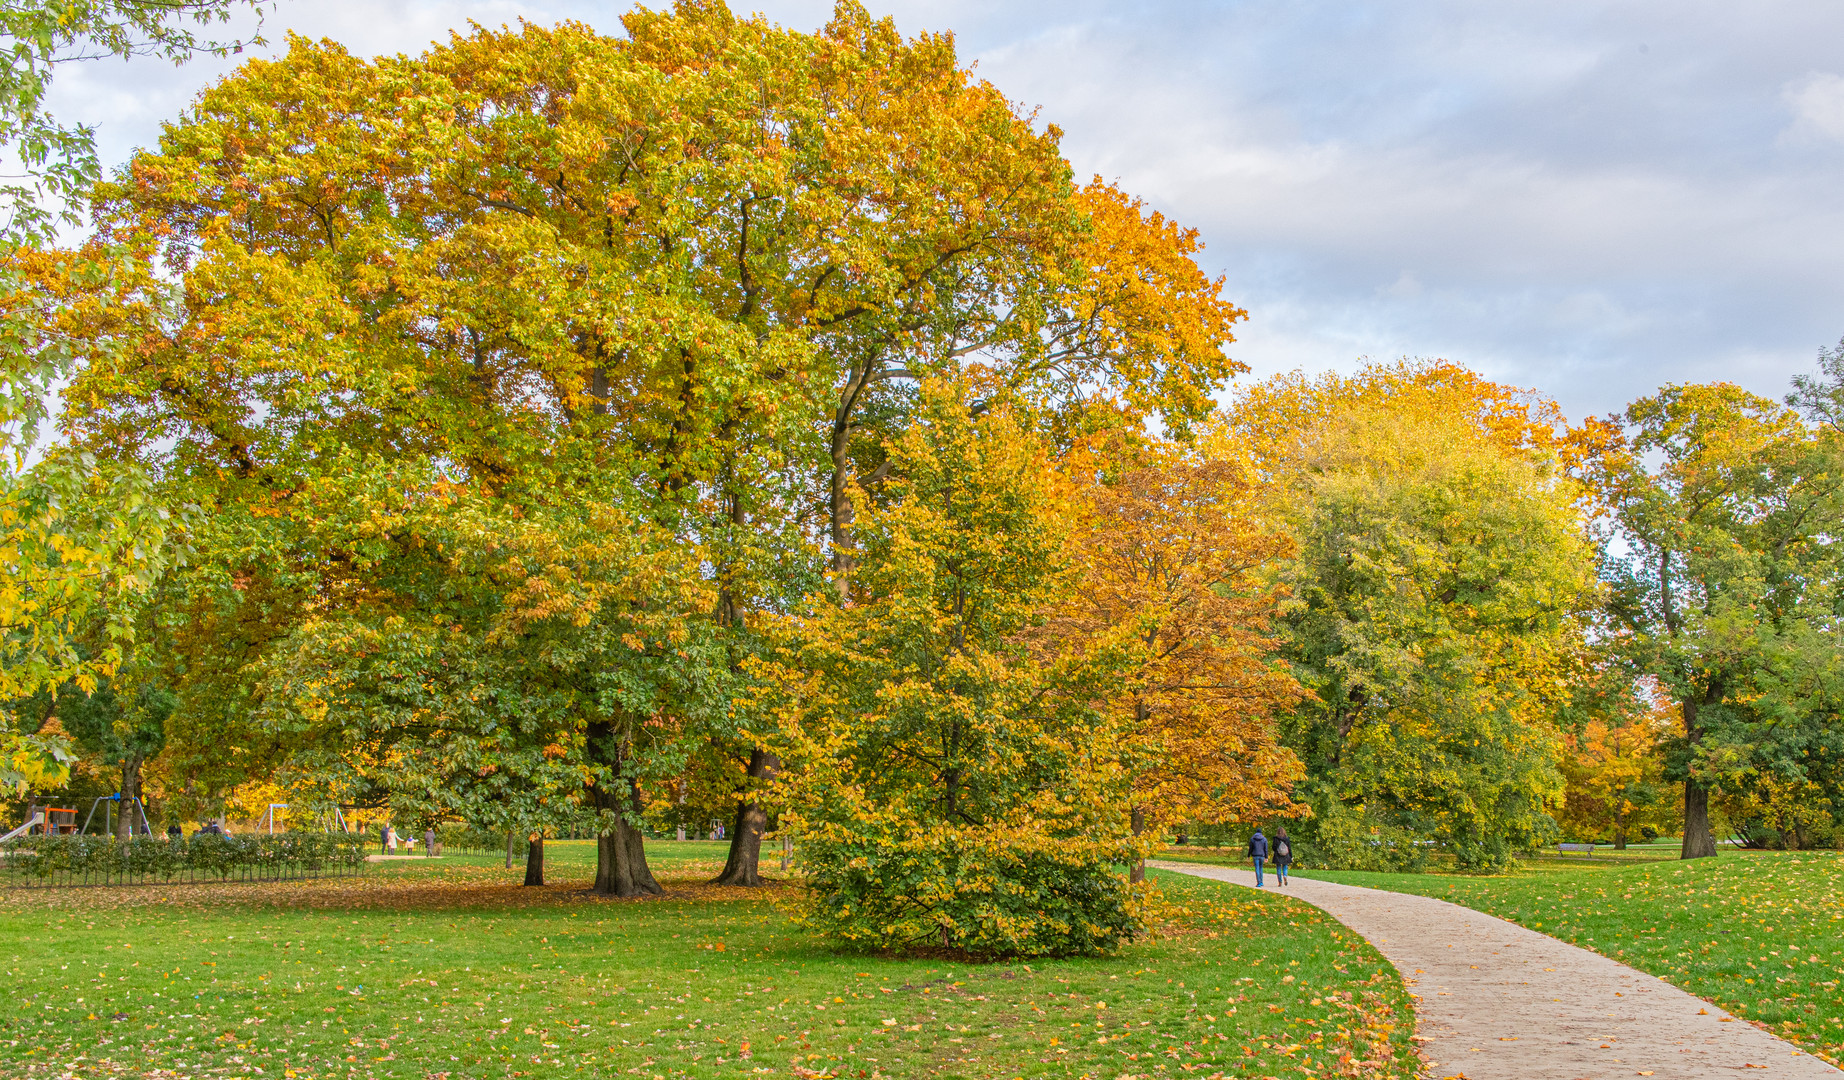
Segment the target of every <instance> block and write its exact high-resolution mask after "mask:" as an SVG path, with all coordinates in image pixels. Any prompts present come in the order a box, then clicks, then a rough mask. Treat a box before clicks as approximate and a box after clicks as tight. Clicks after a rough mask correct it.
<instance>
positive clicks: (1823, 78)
mask: <svg viewBox="0 0 1844 1080" xmlns="http://www.w3.org/2000/svg"><path fill="white" fill-rule="evenodd" d="M1782 97H1783V98H1784V99H1785V100H1786V106H1787V108H1789V109H1791V110H1792V112H1793V122H1794V127H1795V130H1799V131H1803V132H1810V133H1812V134H1816V135H1821V136H1823V137H1825V138H1827V139H1837V140H1840V141H1844V76H1838V75H1833V74H1831V73H1830V72H1813V73H1812V74H1810V75H1807V76H1806V77H1805V78H1803V79H1801V80H1799V81H1798V82H1797V83H1793V84H1790V85H1788V86H1787V88H1786V90H1785V91H1784V93H1783V94H1782Z"/></svg>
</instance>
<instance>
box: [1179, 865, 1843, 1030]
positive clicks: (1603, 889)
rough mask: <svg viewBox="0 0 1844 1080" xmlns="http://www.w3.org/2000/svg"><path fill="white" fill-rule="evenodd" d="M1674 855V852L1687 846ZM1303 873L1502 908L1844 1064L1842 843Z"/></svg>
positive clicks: (1492, 910)
mask: <svg viewBox="0 0 1844 1080" xmlns="http://www.w3.org/2000/svg"><path fill="white" fill-rule="evenodd" d="M1668 850H1669V851H1670V852H1671V853H1672V854H1675V852H1676V845H1675V843H1673V844H1671V845H1669V849H1668ZM1204 861H1218V860H1216V859H1206V860H1204ZM1222 861H1229V860H1227V859H1226V858H1225V859H1223V860H1222ZM1300 876H1305V877H1318V878H1325V879H1327V880H1331V881H1343V882H1347V883H1349V884H1352V885H1365V886H1369V887H1371V888H1377V889H1390V890H1393V891H1396V892H1407V893H1418V894H1420V895H1423V896H1434V897H1439V898H1440V899H1443V900H1451V901H1453V902H1454V903H1457V904H1464V905H1466V906H1467V907H1471V908H1476V909H1478V910H1480V911H1484V912H1487V913H1489V914H1492V915H1497V916H1499V917H1500V918H1503V919H1508V920H1510V921H1512V922H1515V923H1519V924H1521V925H1524V926H1527V927H1530V928H1531V929H1533V930H1540V931H1542V932H1543V933H1545V934H1549V935H1552V936H1554V937H1558V938H1561V939H1562V940H1564V941H1568V942H1573V943H1574V944H1576V945H1580V946H1583V947H1584V948H1588V949H1593V950H1594V951H1596V952H1599V953H1601V954H1603V955H1606V956H1610V957H1613V958H1614V959H1616V960H1619V961H1621V962H1623V963H1627V964H1631V965H1632V966H1633V967H1636V968H1638V969H1640V970H1641V971H1646V972H1650V973H1651V974H1653V975H1657V976H1659V977H1660V978H1663V979H1666V980H1669V981H1670V982H1671V983H1673V984H1674V985H1676V986H1679V987H1682V988H1683V989H1685V990H1688V991H1689V992H1691V993H1693V994H1696V995H1697V996H1699V997H1702V998H1705V999H1707V1000H1709V1001H1712V1002H1715V1003H1716V1004H1718V1005H1720V1006H1722V1007H1723V1008H1725V1009H1728V1010H1729V1011H1731V1012H1733V1013H1734V1014H1736V1015H1737V1016H1741V1017H1743V1018H1745V1019H1748V1020H1751V1021H1754V1022H1755V1023H1757V1024H1758V1025H1760V1026H1762V1027H1764V1028H1766V1029H1767V1030H1769V1031H1772V1032H1774V1033H1775V1034H1777V1035H1780V1036H1782V1037H1784V1038H1786V1039H1789V1040H1791V1041H1792V1042H1795V1043H1797V1044H1798V1045H1800V1046H1801V1047H1803V1048H1805V1049H1806V1050H1809V1051H1811V1052H1812V1053H1815V1054H1818V1055H1819V1056H1821V1057H1823V1058H1825V1059H1826V1060H1828V1061H1830V1062H1832V1063H1833V1064H1844V989H1840V986H1839V983H1840V980H1844V858H1841V857H1840V856H1839V854H1838V853H1837V852H1741V851H1729V852H1724V853H1723V854H1722V855H1719V856H1717V857H1716V858H1714V859H1696V860H1692V861H1690V862H1682V861H1678V860H1675V859H1673V860H1670V861H1641V860H1640V858H1639V857H1637V856H1635V857H1633V858H1631V859H1630V860H1628V861H1615V860H1602V859H1601V858H1600V857H1599V856H1597V857H1596V859H1595V860H1594V861H1593V863H1592V864H1589V863H1588V862H1587V861H1582V862H1568V863H1565V862H1561V861H1558V860H1554V859H1545V860H1541V861H1538V862H1536V863H1534V864H1530V865H1526V866H1523V867H1521V868H1520V869H1519V871H1518V872H1517V873H1516V874H1513V875H1507V876H1498V877H1473V876H1462V875H1451V874H1370V873H1357V872H1340V871H1303V872H1301V875H1300Z"/></svg>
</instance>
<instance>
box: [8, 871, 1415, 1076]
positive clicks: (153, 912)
mask: <svg viewBox="0 0 1844 1080" xmlns="http://www.w3.org/2000/svg"><path fill="white" fill-rule="evenodd" d="M547 847H548V851H547V856H548V859H547V880H548V881H549V882H551V884H550V885H548V886H547V887H546V888H544V889H541V890H540V889H523V888H520V887H518V885H517V882H518V881H519V880H520V877H521V875H522V870H523V868H522V866H515V867H514V868H513V870H512V871H510V872H508V871H507V870H505V869H504V866H503V859H504V856H503V855H501V856H498V857H494V856H489V855H461V854H458V853H457V854H452V855H449V856H446V857H444V858H442V859H436V860H423V859H420V858H419V859H416V860H393V861H391V862H388V863H385V864H382V865H380V866H379V867H378V868H377V869H376V870H375V872H374V873H372V874H371V875H369V876H368V877H365V878H360V879H341V880H328V881H319V882H298V883H276V884H252V885H231V886H217V887H206V886H183V887H175V888H164V887H138V888H115V889H60V890H15V891H13V892H10V893H8V894H7V897H6V905H5V907H4V909H0V961H4V971H5V975H6V981H7V983H8V985H9V987H10V988H11V990H12V994H11V995H10V1005H11V1008H10V1012H9V1014H8V1015H6V1017H5V1018H4V1020H0V1074H3V1075H7V1076H33V1075H37V1076H46V1077H50V1076H61V1075H64V1074H65V1073H66V1072H70V1073H74V1074H76V1075H78V1076H85V1077H101V1076H125V1075H135V1076H141V1075H156V1076H160V1077H163V1078H184V1077H207V1076H209V1077H252V1078H261V1080H325V1078H336V1077H351V1078H358V1077H386V1076H390V1077H398V1076H401V1077H417V1078H433V1080H460V1078H462V1077H552V1076H571V1075H611V1076H612V1075H621V1076H628V1075H632V1076H638V1077H641V1078H642V1080H649V1078H665V1077H717V1076H734V1077H753V1076H759V1075H774V1076H784V1077H801V1078H808V1080H811V1078H814V1077H819V1076H836V1077H854V1078H868V1077H877V1076H892V1077H898V1076H901V1077H909V1076H915V1077H1031V1076H1069V1077H1081V1076H1090V1077H1095V1078H1097V1080H1099V1078H1101V1077H1106V1078H1107V1080H1117V1078H1120V1077H1128V1076H1131V1077H1142V1078H1145V1077H1181V1076H1188V1075H1197V1076H1200V1077H1212V1076H1236V1077H1244V1076H1249V1077H1259V1076H1287V1077H1293V1076H1321V1075H1328V1074H1331V1075H1340V1076H1345V1075H1358V1076H1371V1077H1403V1078H1407V1077H1411V1076H1413V1075H1415V1059H1414V1055H1413V1052H1412V1050H1411V1043H1410V1041H1409V1036H1410V1035H1411V1034H1412V1024H1413V1021H1412V1015H1413V1014H1412V1010H1411V1007H1410V1003H1409V999H1408V998H1407V996H1406V994H1405V992H1404V991H1403V989H1402V987H1401V984H1400V983H1399V982H1398V981H1397V979H1396V977H1395V975H1394V972H1393V971H1391V970H1390V969H1389V967H1388V965H1387V963H1386V962H1385V961H1383V959H1382V958H1381V957H1380V956H1379V955H1378V954H1377V953H1376V952H1375V951H1374V950H1372V949H1371V948H1370V947H1369V946H1368V945H1367V944H1365V943H1364V942H1362V941H1361V940H1360V939H1358V938H1357V937H1356V936H1355V935H1353V934H1351V933H1349V932H1348V931H1346V930H1344V928H1343V927H1340V926H1339V925H1338V924H1336V923H1335V922H1332V921H1331V920H1330V919H1329V918H1327V917H1326V916H1324V915H1322V914H1321V913H1319V912H1318V911H1317V910H1316V909H1313V908H1310V907H1308V906H1306V905H1304V904H1300V903H1298V902H1297V901H1292V900H1289V899H1288V898H1286V897H1282V896H1276V895H1272V894H1267V895H1263V894H1257V893H1253V892H1250V891H1246V890H1240V889H1235V888H1232V887H1229V886H1224V885H1220V884H1216V883H1211V882H1204V881H1198V880H1195V879H1188V878H1184V877H1181V876H1171V875H1162V876H1161V877H1160V884H1161V886H1162V888H1163V889H1164V895H1165V906H1164V907H1163V908H1162V909H1161V913H1160V918H1159V922H1160V923H1161V925H1162V927H1163V929H1162V930H1161V932H1160V934H1159V935H1158V936H1157V937H1156V939H1154V940H1150V941H1144V942H1141V943H1138V944H1135V945H1132V946H1130V947H1128V948H1127V949H1125V950H1124V951H1123V952H1122V953H1121V954H1120V955H1118V956H1113V957H1107V958H1099V959H1078V960H1060V961H1044V962H1032V963H1029V964H1025V963H998V964H968V963H964V962H952V961H945V960H940V959H888V958H881V957H871V956H863V955H856V956H854V955H849V954H839V953H835V952H832V951H830V950H829V949H827V948H826V947H825V946H824V943H822V942H819V941H816V940H815V939H813V938H812V937H810V936H809V935H806V934H804V933H802V932H801V931H799V930H798V929H797V928H795V927H793V926H792V925H791V924H790V923H789V922H788V920H787V918H786V917H785V915H784V914H783V913H782V911H781V910H780V908H779V907H778V906H777V905H776V903H775V898H776V897H785V896H787V895H788V890H786V889H785V888H781V887H776V888H770V889H765V890H742V889H730V888H717V887H711V886H704V885H701V884H698V883H699V882H701V881H703V880H707V879H708V878H709V877H710V876H711V875H712V874H713V873H714V872H715V871H716V869H717V868H718V866H719V865H720V864H721V861H722V855H723V847H722V845H719V844H714V843H709V842H695V841H688V842H686V843H683V844H679V843H670V842H668V843H663V844H656V845H650V846H649V852H650V855H651V857H652V859H653V862H654V866H655V868H656V872H658V873H659V874H660V876H661V877H662V878H664V879H665V880H666V881H667V883H668V887H669V889H671V891H672V895H671V896H670V897H668V898H667V899H665V900H654V901H647V902H621V901H608V900H600V899H595V898H591V897H588V896H586V895H585V894H584V893H583V892H582V891H581V889H582V887H583V886H584V885H585V884H587V881H588V880H589V878H590V876H591V873H592V870H593V858H594V853H593V845H591V844H589V843H587V842H583V843H577V844H571V843H567V842H566V843H560V842H555V841H553V842H552V843H551V844H549V845H547ZM768 865H769V866H770V867H773V866H774V863H773V861H772V860H770V861H768ZM1347 1055H1348V1056H1349V1058H1348V1060H1349V1061H1350V1062H1351V1063H1352V1064H1350V1065H1349V1066H1347V1067H1346V1069H1345V1071H1339V1070H1338V1068H1337V1067H1336V1066H1337V1064H1338V1063H1339V1061H1340V1060H1341V1059H1344V1058H1346V1056H1347Z"/></svg>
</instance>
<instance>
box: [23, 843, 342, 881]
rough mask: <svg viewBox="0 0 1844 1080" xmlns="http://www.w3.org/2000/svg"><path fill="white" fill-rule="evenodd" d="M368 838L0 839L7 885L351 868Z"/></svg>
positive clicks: (247, 876) (229, 877)
mask: <svg viewBox="0 0 1844 1080" xmlns="http://www.w3.org/2000/svg"><path fill="white" fill-rule="evenodd" d="M369 851H370V845H369V844H368V842H367V840H366V838H365V837H364V836H361V835H357V834H352V833H319V832H286V833H275V834H273V835H270V834H253V835H247V836H236V835H231V836H219V835H215V834H212V833H197V834H195V835H193V836H192V837H191V838H190V839H187V840H168V839H166V838H165V837H158V836H137V837H134V838H133V839H130V840H125V841H124V840H118V839H116V838H115V837H113V836H81V835H69V834H66V835H63V836H25V837H20V838H19V839H17V840H12V841H9V842H8V843H7V844H5V845H4V846H0V882H3V883H5V884H7V885H15V886H20V885H26V886H31V885H78V884H82V885H135V884H151V883H155V882H172V881H187V882H196V881H233V880H235V881H274V880H278V879H281V878H297V877H323V876H329V875H341V874H353V873H357V872H359V871H360V870H361V869H363V868H364V866H365V856H366V855H367V854H368V853H369Z"/></svg>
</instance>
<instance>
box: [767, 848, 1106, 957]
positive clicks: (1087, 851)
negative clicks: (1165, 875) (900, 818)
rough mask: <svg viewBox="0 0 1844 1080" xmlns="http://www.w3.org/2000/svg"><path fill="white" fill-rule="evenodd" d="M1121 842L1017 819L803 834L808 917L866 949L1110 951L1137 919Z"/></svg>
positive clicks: (838, 937)
mask: <svg viewBox="0 0 1844 1080" xmlns="http://www.w3.org/2000/svg"><path fill="white" fill-rule="evenodd" d="M1122 854H1124V852H1122V851H1120V850H1119V845H1103V844H1096V843H1091V842H1087V841H1084V840H1081V839H1078V838H1062V839H1058V838H1051V837H1044V836H1041V835H1039V836H1036V837H1023V836H1020V835H1019V834H1017V833H1014V832H1010V831H985V830H980V831H977V832H972V833H969V832H967V831H963V830H938V831H923V830H918V831H917V832H916V834H914V835H909V836H905V835H902V834H895V835H891V834H884V835H877V836H867V835H851V834H850V833H841V832H840V831H835V830H830V829H824V828H818V829H812V830H811V831H809V832H806V833H805V834H804V835H803V838H802V842H801V847H800V858H801V864H802V867H803V868H804V869H805V870H806V883H807V888H808V896H807V900H806V903H805V904H804V906H803V908H802V911H801V913H800V919H801V921H802V922H803V923H804V924H805V925H807V926H809V927H811V928H812V929H815V930H817V931H819V932H821V933H824V934H826V935H828V936H829V937H832V938H834V939H835V940H837V941H839V942H841V943H844V944H847V945H850V946H854V947H858V948H866V949H901V950H914V949H930V948H944V949H951V950H954V951H956V952H964V953H968V954H971V955H974V956H1014V955H1022V956H1044V955H1065V954H1071V953H1103V952H1111V951H1113V950H1114V949H1117V948H1119V947H1120V946H1121V945H1123V944H1125V943H1126V942H1128V941H1130V940H1132V938H1133V935H1134V931H1135V930H1136V928H1137V927H1138V926H1139V925H1140V918H1139V914H1138V902H1137V896H1138V894H1137V893H1136V892H1135V891H1134V890H1133V888H1132V887H1131V886H1129V885H1128V884H1127V880H1126V876H1125V875H1124V874H1123V873H1122V872H1121V867H1120V866H1119V865H1118V864H1117V863H1115V862H1113V861H1111V860H1112V859H1113V858H1115V857H1118V856H1120V855H1122Z"/></svg>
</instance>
